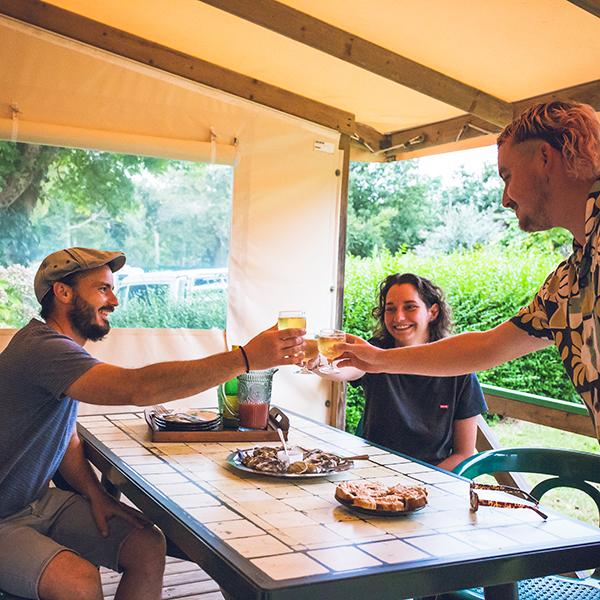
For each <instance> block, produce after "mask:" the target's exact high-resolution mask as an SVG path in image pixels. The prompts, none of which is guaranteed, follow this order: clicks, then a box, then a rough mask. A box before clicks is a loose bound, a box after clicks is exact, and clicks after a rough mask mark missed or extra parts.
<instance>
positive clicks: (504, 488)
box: [469, 482, 548, 520]
mask: <svg viewBox="0 0 600 600" xmlns="http://www.w3.org/2000/svg"><path fill="white" fill-rule="evenodd" d="M475 490H494V491H497V492H506V493H507V494H512V495H513V496H518V497H519V498H522V499H523V500H527V501H528V502H532V503H533V505H532V504H521V503H520V502H505V501H503V500H482V499H481V498H480V497H479V494H478V493H477V492H476V491H475ZM469 497H470V500H471V511H472V512H477V509H478V508H479V507H480V506H495V507H496V508H530V509H531V510H532V511H534V512H536V513H537V514H538V515H540V517H542V519H544V520H545V519H547V518H548V515H546V514H545V513H543V512H542V511H541V510H540V509H539V508H538V506H539V502H538V501H537V500H536V499H535V498H534V497H533V496H532V495H531V494H528V493H527V492H524V491H523V490H520V489H518V488H514V487H510V486H508V485H493V484H491V483H475V482H471V486H470V489H469Z"/></svg>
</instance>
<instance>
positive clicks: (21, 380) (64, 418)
mask: <svg viewBox="0 0 600 600" xmlns="http://www.w3.org/2000/svg"><path fill="white" fill-rule="evenodd" d="M98 363H99V361H98V360H96V359H95V358H92V357H91V356H90V355H89V354H88V353H87V352H86V351H85V350H84V349H83V348H82V347H81V346H80V345H79V344H77V343H76V342H75V341H73V340H72V339H71V338H69V337H67V336H65V335H62V334H60V333H57V332H56V331H54V330H53V329H52V328H51V327H48V326H47V325H46V324H45V323H43V322H41V321H38V320H36V319H32V320H31V321H30V322H29V323H28V324H27V325H26V326H25V327H23V329H21V330H19V331H18V332H17V333H16V334H15V336H14V337H13V339H12V340H11V341H10V343H9V345H8V346H7V347H6V349H5V350H4V352H2V353H1V354H0V419H1V424H0V518H4V517H7V516H9V515H11V514H14V513H16V512H18V511H20V510H22V509H23V508H25V507H26V506H27V505H28V504H30V503H31V502H33V501H34V500H36V499H37V498H38V497H39V496H40V495H41V494H42V493H43V491H44V490H45V489H46V487H47V485H48V482H49V481H50V479H51V478H52V476H53V475H54V473H55V472H56V471H57V469H58V466H59V465H60V463H61V461H62V459H63V457H64V454H65V451H66V449H67V445H68V443H69V440H70V439H71V435H72V433H73V428H74V427H75V421H76V419H77V404H78V402H77V401H76V400H73V399H72V398H70V397H69V396H66V395H64V392H65V390H66V389H67V388H68V387H69V386H70V385H71V384H72V383H73V382H74V381H76V380H77V379H78V378H79V377H80V376H81V375H83V374H84V373H85V372H86V371H87V370H88V369H90V368H91V367H93V366H94V365H96V364H98Z"/></svg>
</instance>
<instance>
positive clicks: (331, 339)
mask: <svg viewBox="0 0 600 600" xmlns="http://www.w3.org/2000/svg"><path fill="white" fill-rule="evenodd" d="M345 341H346V334H345V333H344V332H343V331H340V330H339V329H321V331H319V339H318V347H319V352H320V353H321V354H322V355H323V356H324V357H325V358H326V359H327V365H325V366H323V367H321V368H320V369H319V371H321V373H341V371H340V369H338V368H337V367H336V366H335V365H334V364H333V360H334V359H335V358H337V356H338V355H339V353H338V351H337V350H336V349H335V345H336V344H340V343H342V342H345Z"/></svg>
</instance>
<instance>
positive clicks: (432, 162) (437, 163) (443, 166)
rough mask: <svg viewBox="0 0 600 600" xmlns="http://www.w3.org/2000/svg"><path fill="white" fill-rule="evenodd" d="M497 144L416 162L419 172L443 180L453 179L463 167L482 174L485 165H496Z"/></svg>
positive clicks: (424, 158) (448, 153) (439, 155)
mask: <svg viewBox="0 0 600 600" xmlns="http://www.w3.org/2000/svg"><path fill="white" fill-rule="evenodd" d="M496 159H497V148H496V144H492V145H491V146H485V147H484V148H472V149H470V150H458V151H456V152H446V153H444V154H436V155H434V156H424V157H423V158H419V159H417V160H416V163H417V165H418V168H419V171H420V172H421V173H423V174H424V175H429V176H430V177H441V178H442V179H443V180H446V181H447V180H448V179H451V178H452V175H453V174H454V173H455V172H456V171H457V170H458V169H459V167H460V166H461V165H463V166H464V167H465V169H466V170H467V171H475V172H481V168H482V166H483V164H484V163H486V162H491V163H492V164H496Z"/></svg>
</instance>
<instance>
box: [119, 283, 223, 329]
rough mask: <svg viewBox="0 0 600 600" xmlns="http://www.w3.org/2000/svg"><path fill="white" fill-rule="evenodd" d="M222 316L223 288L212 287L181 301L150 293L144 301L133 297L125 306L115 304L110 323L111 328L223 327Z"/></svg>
mask: <svg viewBox="0 0 600 600" xmlns="http://www.w3.org/2000/svg"><path fill="white" fill-rule="evenodd" d="M226 315H227V296H226V291H225V290H213V291H212V292H210V293H207V294H204V295H203V296H202V297H192V298H191V299H189V300H187V301H185V302H175V301H174V300H171V299H165V298H163V297H162V296H161V295H157V294H155V295H150V297H149V298H148V300H140V299H133V300H131V301H129V302H128V303H127V305H126V306H119V307H118V308H117V309H116V310H115V312H114V313H113V315H112V316H111V319H110V322H111V325H112V326H113V327H159V328H160V327H164V328H171V329H179V328H188V329H210V328H211V327H218V328H219V329H225V319H226Z"/></svg>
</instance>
